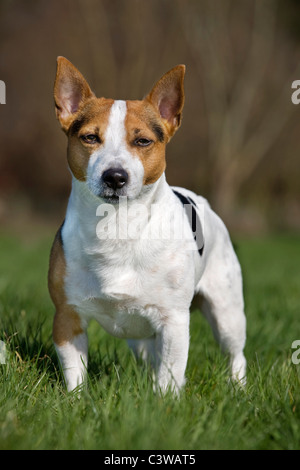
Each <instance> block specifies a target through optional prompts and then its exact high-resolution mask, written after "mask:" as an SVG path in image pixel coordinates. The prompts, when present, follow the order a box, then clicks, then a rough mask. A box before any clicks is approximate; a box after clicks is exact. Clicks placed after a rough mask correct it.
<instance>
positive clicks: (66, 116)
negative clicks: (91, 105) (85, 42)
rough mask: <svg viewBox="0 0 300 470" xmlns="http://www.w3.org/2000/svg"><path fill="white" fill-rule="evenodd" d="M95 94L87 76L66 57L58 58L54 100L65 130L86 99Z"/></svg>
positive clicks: (58, 116) (57, 113)
mask: <svg viewBox="0 0 300 470" xmlns="http://www.w3.org/2000/svg"><path fill="white" fill-rule="evenodd" d="M93 96H95V95H94V93H93V92H92V90H91V89H90V87H89V85H88V83H87V82H86V80H85V78H84V77H83V76H82V75H81V73H80V72H79V71H78V70H77V69H76V67H74V65H73V64H71V62H69V61H68V60H67V59H65V57H58V58H57V70H56V79H55V84H54V100H55V107H56V116H57V118H58V119H59V122H60V124H61V126H62V128H63V130H64V131H65V132H67V130H68V129H69V127H70V125H71V123H72V121H73V120H74V118H75V114H76V113H77V111H78V110H79V108H80V106H81V105H82V104H83V103H84V101H85V100H87V99H88V98H91V97H93Z"/></svg>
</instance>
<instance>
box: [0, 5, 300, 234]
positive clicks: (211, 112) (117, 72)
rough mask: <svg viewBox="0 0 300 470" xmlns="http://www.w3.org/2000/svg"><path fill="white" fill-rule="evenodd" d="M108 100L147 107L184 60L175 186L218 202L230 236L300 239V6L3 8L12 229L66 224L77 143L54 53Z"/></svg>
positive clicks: (6, 183)
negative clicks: (58, 91)
mask: <svg viewBox="0 0 300 470" xmlns="http://www.w3.org/2000/svg"><path fill="white" fill-rule="evenodd" d="M58 55H63V56H65V57H67V58H68V59H69V60H70V61H71V62H73V63H74V65H75V66H76V67H78V68H79V70H80V71H81V72H82V73H83V75H84V76H85V77H86V78H87V80H88V82H89V84H90V85H91V87H92V89H93V90H94V91H95V93H96V94H97V96H105V97H107V98H116V99H140V98H143V96H144V95H145V94H146V93H147V92H148V91H149V90H150V89H151V87H152V85H153V84H154V82H155V81H156V80H157V79H158V78H159V77H160V76H161V75H162V74H164V73H165V72H166V71H168V70H169V69H170V68H172V67H173V66H175V65H176V64H179V63H184V64H186V67H187V72H186V80H185V91H186V104H185V109H184V115H183V122H182V126H181V128H180V130H179V131H178V133H177V135H176V136H175V137H174V138H173V140H172V141H171V143H170V144H169V146H168V148H167V171H166V174H167V179H168V182H169V183H170V184H174V185H178V186H185V187H188V188H190V189H192V190H194V191H196V192H198V193H199V194H202V195H204V196H205V197H207V198H208V199H209V200H210V202H211V205H212V206H213V208H214V209H215V210H216V211H217V212H218V213H219V214H220V215H221V216H222V217H223V218H224V219H225V221H226V223H227V224H228V225H229V227H230V229H231V230H234V231H236V232H242V233H247V234H249V233H250V234H256V233H263V232H266V231H279V230H280V231H298V230H300V184H299V180H300V164H299V156H300V105H299V106H296V105H294V104H293V103H292V101H291V95H292V92H293V90H292V89H291V84H292V82H293V81H294V80H297V79H299V80H300V1H299V0H242V1H241V0H147V1H146V0H51V1H49V0H26V1H24V0H0V79H1V80H3V81H4V82H5V84H6V104H5V105H0V143H1V144H0V224H1V225H2V226H3V227H4V226H10V227H15V229H16V230H26V227H28V226H29V227H33V226H35V225H37V224H40V225H43V224H44V225H47V224H52V223H54V222H55V223H57V222H58V221H61V220H62V218H63V216H64V211H65V207H66V203H67V198H68V194H69V190H70V174H69V171H68V169H67V163H66V145H67V140H66V137H65V136H64V134H63V132H62V131H61V130H60V128H59V124H58V122H57V121H56V118H55V113H54V101H53V83H54V77H55V71H56V57H57V56H58Z"/></svg>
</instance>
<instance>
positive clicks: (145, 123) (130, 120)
mask: <svg viewBox="0 0 300 470" xmlns="http://www.w3.org/2000/svg"><path fill="white" fill-rule="evenodd" d="M126 104H127V115H126V119H125V127H126V131H127V145H128V147H129V150H130V152H131V153H132V154H133V155H136V156H137V157H138V158H139V159H140V160H141V162H142V164H143V167H144V181H143V184H144V185H148V184H152V183H155V181H157V180H158V179H159V178H160V176H161V175H162V174H163V172H164V171H165V169H166V158H165V148H166V144H167V142H168V141H169V138H168V134H167V132H166V128H165V126H164V124H163V122H162V120H161V119H160V116H159V114H158V112H156V111H155V109H154V107H153V106H152V105H151V104H149V103H148V102H146V101H126ZM139 139H147V140H150V141H151V144H150V145H148V146H139V145H138V144H137V141H138V140H139Z"/></svg>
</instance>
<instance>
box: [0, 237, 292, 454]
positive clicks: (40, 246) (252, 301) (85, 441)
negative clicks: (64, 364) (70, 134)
mask: <svg viewBox="0 0 300 470" xmlns="http://www.w3.org/2000/svg"><path fill="white" fill-rule="evenodd" d="M50 245H51V240H48V239H47V240H45V239H42V240H41V241H35V242H31V243H29V242H28V241H27V242H21V241H20V240H18V239H17V238H14V237H9V236H6V237H5V236H2V237H0V260H1V261H0V339H1V340H2V341H4V342H5V343H6V348H7V360H6V364H4V365H0V449H106V450H116V449H130V450H134V449H152V450H160V449H168V450H171V449H172V450H175V449H184V450H195V449H298V448H299V447H300V400H299V394H300V365H299V366H297V365H294V364H293V363H292V361H291V356H292V353H293V350H292V349H291V344H292V342H293V341H294V340H295V339H300V329H299V305H300V288H299V287H300V286H299V284H300V281H299V280H300V239H299V238H297V237H295V236H281V237H265V238H262V239H252V240H246V239H241V240H238V241H237V251H238V256H239V258H240V260H241V263H242V267H243V271H244V278H245V281H244V284H245V299H246V312H247V319H248V338H247V346H246V351H245V352H246V356H247V360H248V385H247V387H246V389H245V390H240V389H239V388H238V387H233V386H232V385H230V384H229V383H228V379H227V373H228V371H227V360H226V358H224V357H223V356H222V355H221V353H220V351H219V348H218V346H217V345H216V343H215V341H214V339H213V337H212V333H211V331H210V328H209V327H208V325H207V324H206V322H205V320H204V318H203V317H202V316H201V314H200V313H199V311H197V310H194V311H193V312H192V316H191V346H190V354H189V362H188V367H187V384H186V387H185V390H184V391H183V393H182V394H181V397H180V399H174V398H173V397H172V396H170V395H167V396H166V397H164V398H162V397H160V396H158V395H155V394H154V393H153V392H152V385H151V379H150V373H149V371H147V370H145V368H143V367H141V366H140V365H139V364H136V362H135V360H134V358H133V357H132V355H131V353H130V352H129V351H128V349H127V345H126V343H125V342H124V341H120V340H117V339H114V338H112V337H110V336H108V335H107V334H106V333H104V332H103V330H102V329H101V327H99V326H98V325H97V324H95V323H92V324H91V325H90V327H89V338H90V349H89V360H90V364H89V380H88V385H87V387H86V389H85V390H84V391H83V393H82V396H81V398H80V399H78V397H76V395H74V394H68V393H66V391H65V389H64V386H63V383H62V380H61V374H60V371H59V367H58V362H57V358H56V355H55V352H54V348H53V345H52V339H51V325H52V317H53V307H52V304H51V302H50V299H49V296H48V293H47V282H46V278H47V265H48V255H49V250H50Z"/></svg>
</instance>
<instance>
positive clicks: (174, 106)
mask: <svg viewBox="0 0 300 470" xmlns="http://www.w3.org/2000/svg"><path fill="white" fill-rule="evenodd" d="M184 74H185V65H177V66H176V67H174V68H173V69H171V70H170V71H169V72H167V73H166V74H165V75H163V76H162V77H161V79H160V80H159V81H158V82H157V83H156V84H155V85H154V87H153V88H152V90H151V91H150V93H149V94H148V95H147V96H146V98H145V99H146V100H148V101H150V103H151V104H152V105H153V106H154V107H155V108H156V109H158V111H159V114H160V116H161V118H162V119H163V122H164V123H165V125H166V128H167V131H168V134H169V137H172V135H173V134H174V132H175V131H176V130H177V129H178V127H179V126H180V123H181V115H182V109H183V105H184V88H183V80H184Z"/></svg>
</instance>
